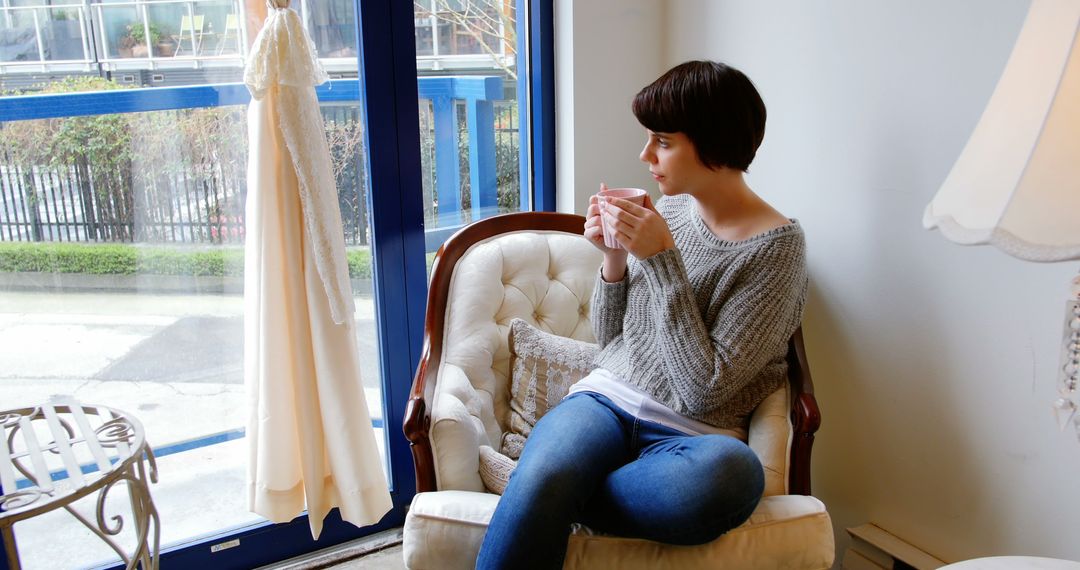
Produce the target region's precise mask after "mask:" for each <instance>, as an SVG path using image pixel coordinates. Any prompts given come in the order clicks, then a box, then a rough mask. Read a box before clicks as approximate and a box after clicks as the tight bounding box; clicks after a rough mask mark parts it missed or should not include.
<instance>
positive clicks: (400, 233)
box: [0, 0, 555, 570]
mask: <svg viewBox="0 0 1080 570" xmlns="http://www.w3.org/2000/svg"><path fill="white" fill-rule="evenodd" d="M355 1H356V2H357V6H358V10H357V22H356V26H357V28H358V31H361V32H362V33H361V34H359V37H361V38H362V40H361V42H362V45H361V46H359V47H360V57H359V62H360V70H359V71H360V83H359V85H360V86H362V87H361V88H362V89H363V90H364V93H363V97H361V100H362V101H364V108H363V112H364V114H365V116H366V120H367V130H366V136H367V137H368V141H367V142H368V148H369V149H370V150H369V156H368V161H369V165H368V168H369V170H368V172H369V176H370V181H371V182H370V184H371V187H372V188H373V189H377V190H376V191H373V192H371V193H370V196H371V198H370V200H371V202H372V203H371V208H372V210H371V211H372V213H373V214H372V241H373V255H374V259H373V268H374V271H375V275H376V279H375V295H376V298H377V303H376V307H377V311H378V313H379V314H378V321H379V327H380V338H381V342H380V346H381V352H382V354H381V356H382V367H383V370H382V375H383V383H384V401H385V406H386V409H385V415H384V417H385V418H386V422H387V425H388V426H389V427H390V429H389V430H388V432H387V433H388V439H389V455H390V478H391V486H392V496H393V502H394V508H393V510H392V511H391V512H390V513H389V514H387V515H386V516H385V517H384V518H383V520H382V521H380V522H379V523H378V524H376V525H373V526H370V527H365V528H362V529H358V528H356V527H354V526H352V525H350V524H347V523H343V522H341V520H340V517H339V516H338V514H337V511H336V510H335V511H333V512H332V513H331V515H330V516H329V517H328V518H327V520H326V522H325V525H324V527H323V532H322V535H321V536H320V538H319V540H318V541H315V542H313V541H312V540H311V535H310V530H309V527H308V523H307V520H306V517H300V518H298V519H296V520H294V521H292V522H289V523H284V524H269V523H267V524H263V525H259V526H256V527H252V528H248V529H245V530H242V531H240V532H238V533H236V532H230V533H223V534H220V535H216V536H211V537H208V538H206V539H202V540H199V541H197V542H192V543H189V544H185V545H181V546H177V547H172V548H170V549H169V550H168V551H165V552H163V553H162V555H161V559H162V560H161V561H162V563H163V564H164V565H166V566H169V567H180V568H187V567H212V568H223V569H227V568H250V567H253V566H259V565H264V564H269V563H273V562H275V561H280V560H284V559H287V558H290V557H293V556H297V555H301V554H304V553H307V552H311V551H314V550H319V549H322V548H326V547H329V546H333V545H335V544H339V543H342V542H345V541H348V540H352V539H355V538H358V537H360V536H364V535H367V534H372V533H375V532H379V531H381V530H385V529H388V528H392V527H395V526H399V525H401V523H402V522H403V520H404V517H405V509H406V506H407V505H408V504H409V502H410V501H411V500H412V496H413V495H414V494H415V479H414V474H413V466H412V458H411V454H410V452H409V447H408V443H407V441H406V440H405V437H404V434H403V433H402V431H401V429H397V426H400V425H401V424H402V419H403V417H404V407H405V402H406V401H407V399H408V392H409V388H410V384H411V381H412V376H413V373H414V371H415V368H416V364H417V361H418V359H419V354H420V345H421V340H422V336H423V322H424V310H425V302H426V296H427V284H426V281H427V277H426V266H425V255H424V254H425V252H426V249H427V248H426V245H425V233H424V223H423V222H424V219H423V203H422V192H421V178H420V176H421V174H420V165H421V159H420V150H419V146H420V140H419V123H418V116H417V107H416V105H417V92H418V80H417V74H416V44H415V36H414V18H413V3H412V2H404V1H401V0H355ZM553 6H554V3H553V0H532V1H528V0H516V7H517V14H518V15H519V17H518V19H517V32H518V33H517V38H518V51H517V53H518V54H527V57H526V58H523V61H524V63H525V66H526V67H525V69H526V71H525V72H524V73H519V79H518V82H519V83H518V93H521V94H525V93H528V97H520V98H519V105H520V107H519V112H520V115H521V116H522V117H528V120H527V121H526V120H523V121H522V123H521V124H522V125H523V127H522V128H523V129H524V130H525V132H523V133H522V138H523V140H524V139H525V138H526V137H527V138H528V140H529V141H530V142H531V144H529V145H521V147H522V150H521V155H520V157H519V159H520V165H521V169H520V173H521V177H522V180H521V183H522V184H521V187H522V188H523V189H524V188H529V189H531V195H530V197H531V201H532V209H534V210H546V211H553V210H554V209H555V168H554V163H555V154H554V147H555V144H554V139H555V137H554V134H555V133H554V124H555V114H554V74H553V66H554V48H553V29H554V19H553V10H554V7H553ZM524 15H527V16H524ZM526 27H528V29H526ZM526 42H528V45H526ZM137 91H144V90H133V91H127V92H125V93H119V92H118V93H111V94H107V95H106V96H105V98H103V99H98V100H94V99H93V98H86V97H85V96H84V97H83V98H76V99H75V100H77V101H81V102H83V103H84V104H86V105H89V106H90V108H88V109H87V112H92V113H95V114H97V113H102V112H135V111H145V110H154V109H160V108H180V107H185V106H198V105H193V104H191V102H190V100H185V99H184V98H185V97H189V98H191V97H194V98H196V99H198V100H205V99H206V98H213V99H214V102H213V103H211V104H235V103H236V102H237V99H243V98H244V97H245V96H246V92H244V89H243V87H242V86H228V87H227V88H225V89H221V88H213V89H211V88H186V89H171V90H170V92H171V94H170V95H169V96H168V97H155V96H140V95H139V94H138V93H136V92H137ZM163 93H164V91H163ZM337 93H341V91H340V90H339V91H338V92H337ZM131 97H133V98H131ZM185 101H187V102H185ZM204 104H205V103H204ZM102 105H105V106H106V107H107V108H105V109H103V107H102ZM72 111H73V108H72V107H71V106H70V105H65V114H66V115H72V114H79V113H78V112H74V113H73V112H72ZM41 112H44V111H41V109H40V108H35V107H25V106H20V101H19V100H18V98H0V121H6V120H14V119H20V118H21V119H27V118H40V116H44V115H35V113H41ZM523 209H525V208H524V207H523ZM2 491H3V490H2V489H0V493H2ZM236 539H239V544H238V545H237V546H236V547H233V548H229V549H224V550H220V551H219V552H217V553H213V554H211V547H212V546H213V545H215V544H219V543H222V542H225V541H232V540H236ZM7 568H8V564H7V562H6V556H0V570H7Z"/></svg>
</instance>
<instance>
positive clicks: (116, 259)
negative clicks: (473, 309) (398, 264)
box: [0, 242, 371, 279]
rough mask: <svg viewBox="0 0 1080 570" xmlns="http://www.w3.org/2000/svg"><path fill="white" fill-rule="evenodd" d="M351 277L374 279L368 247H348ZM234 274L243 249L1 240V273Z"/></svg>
mask: <svg viewBox="0 0 1080 570" xmlns="http://www.w3.org/2000/svg"><path fill="white" fill-rule="evenodd" d="M346 256H347V258H348V262H349V276H350V277H352V278H354V279H370V278H371V254H370V252H369V250H368V248H366V247H364V248H356V249H349V250H347V251H346ZM31 271H32V272H43V273H87V274H91V275H136V274H138V275H184V276H198V277H233V276H236V277H238V276H241V275H243V272H244V250H243V248H240V247H224V246H218V247H213V248H205V249H197V248H178V247H154V246H136V245H130V244H77V243H27V242H16V243H10V242H9V243H0V272H31Z"/></svg>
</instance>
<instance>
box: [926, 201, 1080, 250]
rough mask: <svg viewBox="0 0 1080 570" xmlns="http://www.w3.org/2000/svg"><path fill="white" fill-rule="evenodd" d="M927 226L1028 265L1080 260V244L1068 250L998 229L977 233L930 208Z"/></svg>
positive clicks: (948, 236)
mask: <svg viewBox="0 0 1080 570" xmlns="http://www.w3.org/2000/svg"><path fill="white" fill-rule="evenodd" d="M923 225H924V226H925V227H927V228H930V229H932V228H935V227H936V228H938V229H939V230H941V233H942V235H944V236H945V237H946V238H948V239H949V240H950V241H954V242H956V243H959V244H961V245H983V244H989V245H993V246H994V247H996V248H998V249H1000V250H1001V251H1004V252H1005V253H1007V254H1009V255H1011V256H1013V257H1018V258H1020V259H1023V260H1027V261H1036V262H1042V263H1046V262H1053V261H1069V260H1072V259H1080V244H1076V245H1065V246H1048V245H1039V244H1034V243H1031V242H1029V241H1026V240H1024V239H1022V238H1020V237H1018V236H1017V235H1015V234H1013V233H1011V232H1009V231H1007V230H1003V229H1001V228H997V227H995V228H993V229H991V230H985V229H978V230H973V229H969V228H965V227H964V226H962V225H960V224H959V223H957V222H956V220H954V219H953V218H952V217H951V216H934V215H933V214H931V213H930V208H929V207H927V211H926V215H925V217H924V219H923Z"/></svg>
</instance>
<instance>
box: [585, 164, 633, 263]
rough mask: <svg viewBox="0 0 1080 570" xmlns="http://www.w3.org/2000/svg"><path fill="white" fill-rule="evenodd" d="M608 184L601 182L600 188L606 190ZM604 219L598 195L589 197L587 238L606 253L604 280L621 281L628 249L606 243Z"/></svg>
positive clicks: (586, 226) (586, 225) (586, 213)
mask: <svg viewBox="0 0 1080 570" xmlns="http://www.w3.org/2000/svg"><path fill="white" fill-rule="evenodd" d="M606 189H607V184H603V183H601V184H600V190H601V191H603V190H606ZM603 223H604V222H603V220H602V219H601V217H600V204H599V203H598V202H597V200H596V195H595V194H594V195H592V196H591V197H589V209H588V210H587V211H586V212H585V238H586V239H588V240H589V243H591V244H593V246H595V247H596V249H599V250H600V251H602V252H603V253H604V266H603V269H602V270H603V276H604V281H607V282H608V283H614V282H616V281H621V280H622V278H623V276H624V275H625V274H626V250H624V249H612V248H610V247H607V246H606V245H604V228H603V227H602V224H603Z"/></svg>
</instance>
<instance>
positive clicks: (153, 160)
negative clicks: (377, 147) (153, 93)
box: [0, 101, 521, 245]
mask: <svg viewBox="0 0 1080 570" xmlns="http://www.w3.org/2000/svg"><path fill="white" fill-rule="evenodd" d="M322 110H323V118H324V121H325V123H326V131H327V139H328V142H329V143H330V151H331V158H332V162H333V168H334V176H335V178H336V180H337V187H338V194H339V204H340V207H341V215H342V222H343V226H344V231H345V241H346V244H348V245H367V244H368V243H369V241H368V240H369V235H370V228H369V216H368V203H369V202H368V198H367V187H368V184H367V173H366V161H365V150H364V136H363V128H362V123H361V121H360V117H359V108H358V107H357V106H356V104H355V103H353V104H324V105H322ZM429 112H430V111H429ZM459 117H460V118H461V121H462V125H461V133H462V136H461V139H460V140H459V141H458V149H456V150H457V152H458V154H459V156H460V157H461V178H462V185H461V191H462V207H463V208H468V204H469V196H470V193H469V178H468V159H467V156H468V133H467V130H466V128H465V126H464V124H463V123H464V112H462V113H459ZM428 118H429V119H430V116H429V117H428ZM424 119H425V117H424V106H421V133H420V134H421V137H420V138H421V158H422V168H423V169H424V173H423V177H422V180H423V189H424V202H425V213H426V220H427V221H428V223H429V224H434V220H435V219H436V218H435V216H436V214H437V211H438V204H437V203H436V201H435V199H434V196H435V168H434V164H435V160H434V152H435V146H434V142H433V140H434V130H433V126H432V124H433V123H432V121H430V120H424ZM92 121H96V122H92ZM108 121H112V122H111V123H110V122H108ZM518 124H519V123H518V117H517V109H516V102H514V101H502V102H499V103H497V104H496V118H495V126H496V153H497V154H498V158H497V167H496V170H497V178H498V186H499V190H498V192H499V205H500V209H501V210H503V211H516V210H518V209H519V208H520V207H521V205H520V204H518V196H519V194H520V192H519V188H520V178H519V175H518V172H519V164H518V148H519V147H518V145H519V141H520V135H519V132H518ZM64 137H67V138H64ZM80 137H81V138H80ZM95 137H96V138H95ZM58 141H59V142H58ZM31 147H34V148H31ZM440 151H441V149H440ZM246 161H247V141H246V115H245V109H244V108H243V107H217V108H208V109H191V110H179V111H156V112H150V113H137V114H128V115H102V116H99V117H93V118H66V119H50V120H38V121H18V122H13V123H6V124H0V241H41V242H140V243H190V244H239V243H243V240H244V202H245V198H246V192H247V180H246V171H245V170H246Z"/></svg>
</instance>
